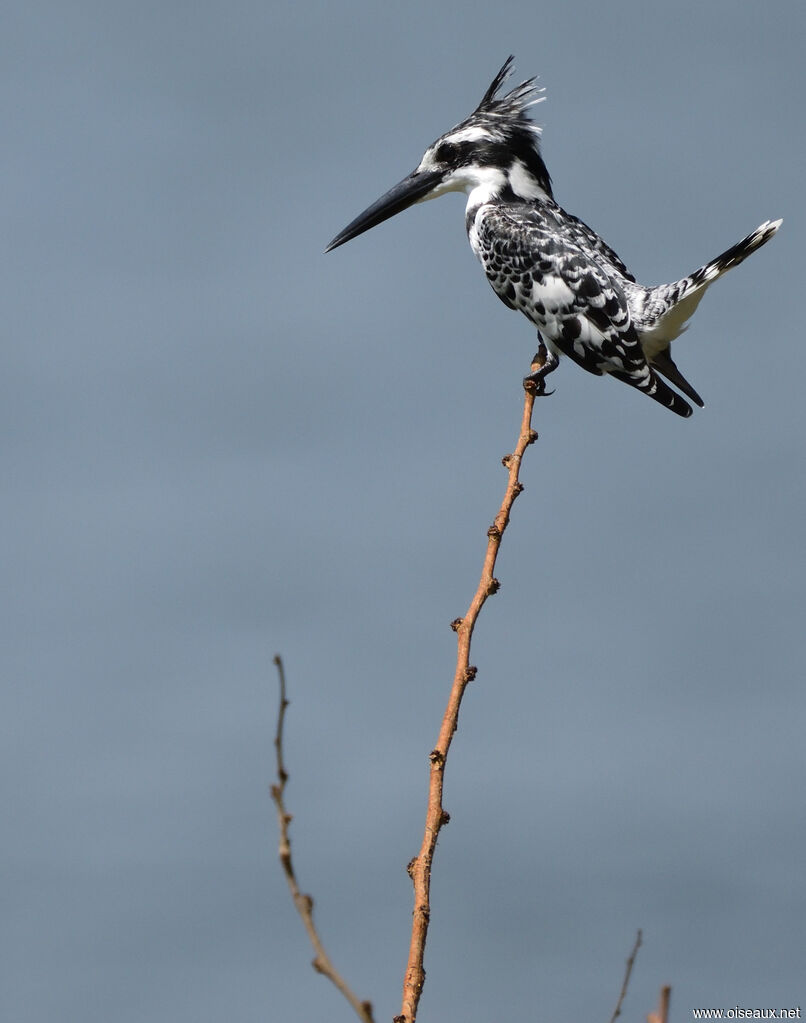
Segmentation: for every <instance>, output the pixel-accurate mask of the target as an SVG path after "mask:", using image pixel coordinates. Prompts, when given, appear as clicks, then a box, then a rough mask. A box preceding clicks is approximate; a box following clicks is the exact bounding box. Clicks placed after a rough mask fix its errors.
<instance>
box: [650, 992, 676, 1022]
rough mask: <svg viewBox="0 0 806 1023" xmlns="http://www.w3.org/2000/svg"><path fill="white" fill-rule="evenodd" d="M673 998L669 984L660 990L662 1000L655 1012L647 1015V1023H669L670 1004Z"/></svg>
mask: <svg viewBox="0 0 806 1023" xmlns="http://www.w3.org/2000/svg"><path fill="white" fill-rule="evenodd" d="M671 997H672V989H671V988H670V987H669V985H668V984H666V985H664V986H663V987H662V988H661V989H660V999H659V1000H658V1008H657V1009H656V1010H655V1012H650V1013H648V1014H647V1023H669V1002H670V1000H671Z"/></svg>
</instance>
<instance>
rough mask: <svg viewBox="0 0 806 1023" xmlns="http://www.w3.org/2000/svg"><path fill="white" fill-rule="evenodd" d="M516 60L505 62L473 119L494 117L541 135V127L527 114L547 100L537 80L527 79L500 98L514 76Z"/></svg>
mask: <svg viewBox="0 0 806 1023" xmlns="http://www.w3.org/2000/svg"><path fill="white" fill-rule="evenodd" d="M514 60H515V58H514V57H512V56H510V57H507V59H506V60H505V61H504V65H503V67H502V68H501V70H500V71H499V72H498V74H497V75H496V76H495V78H494V79H493V80H492V82H491V83H490V87H489V88H488V89H487V91H486V92H485V93H484V96H483V97H482V100H481V103H479V105H478V106H477V107H476V109H475V110H474V111H473V114H472V115H471V116H472V117H475V116H480V117H492V118H494V119H496V120H498V119H500V120H504V121H516V122H518V123H519V124H521V125H523V126H524V127H528V128H530V129H531V130H532V131H534V132H535V133H537V134H538V135H539V134H540V127H539V126H538V125H536V124H535V123H534V122H533V121H532V120H530V119H529V115H528V113H527V111H528V109H529V107H532V106H534V105H535V104H536V103H542V102H543V100H544V99H545V98H546V97H545V96H543V95H541V93H543V92H544V90H543V89H542V88H540V87H539V86H537V85H535V82H536V79H535V78H527V79H526V81H525V82H521V84H520V85H516V86H515V88H514V89H511V90H510V91H509V92H508V93H506V95H504V96H499V95H498V93H499V91H500V90H501V88H502V86H503V85H504V82H506V80H507V79H508V78H509V76H510V75H511V74H512V64H513V62H514Z"/></svg>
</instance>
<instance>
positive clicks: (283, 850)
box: [271, 654, 373, 1023]
mask: <svg viewBox="0 0 806 1023" xmlns="http://www.w3.org/2000/svg"><path fill="white" fill-rule="evenodd" d="M274 663H275V664H276V665H277V674H278V675H279V678H280V709H279V711H278V714H277V732H276V735H275V737H274V748H275V751H276V753H277V784H276V785H272V787H271V797H272V799H273V800H274V805H275V806H276V807H277V819H278V822H279V825H280V863H281V864H282V866H283V871H284V872H285V877H286V881H288V887H289V889H290V891H291V897H292V899H293V900H294V905H295V906H296V908H297V912H298V913H299V915H300V917H301V918H302V922H303V924H304V925H305V930H306V931H307V932H308V937H309V938H310V941H311V944H312V945H313V950H314V952H315V953H316V954H315V956H314V960H313V963H312V964H311V965H312V966H313V968H314V969H315V970H316V971H317V973H321V974H323V975H324V976H325V977H327V978H328V979H329V980H331V981H332V982H333V983H334V984H335V985H336V987H337V988H338V989H339V991H341V993H342V994H343V995H344V997H345V998H346V999H347V1001H348V1002H349V1003H350V1005H352V1007H353V1009H354V1010H355V1012H356V1015H357V1016H358V1018H359V1019H360V1020H361V1021H362V1023H373V1018H372V1004H371V1003H370V1002H362V1001H361V1000H360V999H359V998H358V997H357V996H356V995H355V994H354V993H353V991H352V990H351V988H350V987H349V986H348V985H347V983H346V981H345V980H344V978H343V977H342V976H341V974H340V973H338V971H337V970H336V968H335V967H334V966H333V963H332V962H331V961H330V957H329V956H328V954H327V952H325V948H324V945H323V944H322V939H321V938H320V937H319V934H318V932H317V930H316V927H315V926H314V922H313V899H312V898H311V896H310V895H304V894H303V893H302V892H301V891H300V889H299V885H298V884H297V877H296V874H295V873H294V864H293V863H292V861H291V840H290V838H289V837H288V827H289V825H290V823H291V814H290V813H288V811H287V810H286V808H285V799H284V794H285V785H286V782H287V781H288V772H287V771H286V769H285V764H284V763H283V725H284V723H285V712H286V708H287V707H288V700H287V699H286V694H285V671H284V669H283V661H282V658H281V657H280V655H279V654H278V655H277V656H276V657H275V658H274Z"/></svg>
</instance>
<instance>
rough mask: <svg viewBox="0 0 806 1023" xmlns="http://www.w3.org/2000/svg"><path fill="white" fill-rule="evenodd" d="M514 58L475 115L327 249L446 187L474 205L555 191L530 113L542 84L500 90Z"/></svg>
mask: <svg viewBox="0 0 806 1023" xmlns="http://www.w3.org/2000/svg"><path fill="white" fill-rule="evenodd" d="M513 60H514V58H513V57H509V58H508V59H507V60H506V62H505V63H504V66H503V67H502V68H501V70H500V71H499V72H498V74H497V75H496V76H495V78H494V79H493V81H492V83H491V84H490V87H489V89H487V91H486V92H485V94H484V97H483V99H482V101H481V103H479V105H478V106H477V107H476V109H475V110H474V111H473V113H472V114H471V115H470V117H468V118H466V119H465V120H464V121H462V122H461V123H460V124H457V125H456V127H455V128H451V130H450V131H448V132H446V133H445V134H444V135H441V136H440V137H439V138H438V139H437V140H436V142H434V143H433V144H432V145H430V146H429V147H428V149H426V151H425V153H424V154H423V158H422V160H420V163H419V164H418V166H417V167H416V168H415V169H414V170H413V171H412V172H411V174H409V175H408V176H407V177H405V178H404V179H403V180H402V181H400V182H398V184H396V185H395V186H394V187H393V188H390V189H389V191H388V192H387V193H386V194H385V195H383V196H381V198H380V199H378V201H377V202H374V203H373V204H372V205H371V206H369V207H368V208H367V209H365V210H364V212H363V213H361V214H359V215H358V216H357V217H356V218H355V220H353V221H352V223H350V224H348V225H347V227H345V228H344V230H343V231H341V232H339V234H337V235H336V237H335V238H334V239H333V241H332V242H331V243H330V245H328V247H327V249H326V250H325V251H326V252H330V250H331V249H335V248H338V246H339V245H343V244H344V243H345V242H348V241H350V240H351V239H352V238H355V237H357V236H358V235H359V234H363V233H364V231H368V230H369V229H370V228H371V227H375V226H376V225H377V224H381V223H383V221H384V220H388V219H389V218H390V217H393V216H394V215H395V214H396V213H402V211H403V210H405V209H408V207H409V206H413V205H414V203H417V202H425V201H426V200H427V199H436V198H437V196H440V195H444V194H445V193H446V192H465V193H466V194H467V195H468V196H470V197H471V198H470V202H471V204H474V205H478V203H481V202H485V201H488V200H489V199H491V198H493V197H507V198H510V199H511V200H512V201H518V200H520V201H527V202H528V201H529V200H533V199H536V198H539V197H541V196H551V178H550V177H549V172H548V170H547V169H546V165H545V163H544V162H543V157H542V156H541V155H540V129H539V127H538V126H537V125H536V124H535V123H534V122H533V121H531V120H530V119H529V116H528V113H527V111H528V108H529V107H530V106H533V105H534V104H535V103H540V102H541V101H542V100H543V99H544V98H545V97H544V96H542V95H540V93H541V92H542V90H541V89H538V88H536V86H535V80H534V79H533V78H529V79H528V80H527V81H525V82H522V83H521V84H520V85H518V86H516V87H515V88H514V89H512V90H511V92H508V93H506V94H505V95H503V96H499V95H498V93H499V91H500V90H501V87H502V86H503V84H504V82H505V81H506V79H507V78H508V77H509V74H510V72H511V68H512V62H513ZM476 199H478V203H475V200H476Z"/></svg>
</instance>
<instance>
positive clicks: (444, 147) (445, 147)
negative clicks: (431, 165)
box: [434, 142, 456, 163]
mask: <svg viewBox="0 0 806 1023" xmlns="http://www.w3.org/2000/svg"><path fill="white" fill-rule="evenodd" d="M455 156H456V146H455V145H454V144H453V142H440V144H439V145H438V146H437V151H436V152H435V153H434V158H435V159H436V160H437V162H439V163H450V161H451V160H452V159H453V158H454V157H455Z"/></svg>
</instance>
